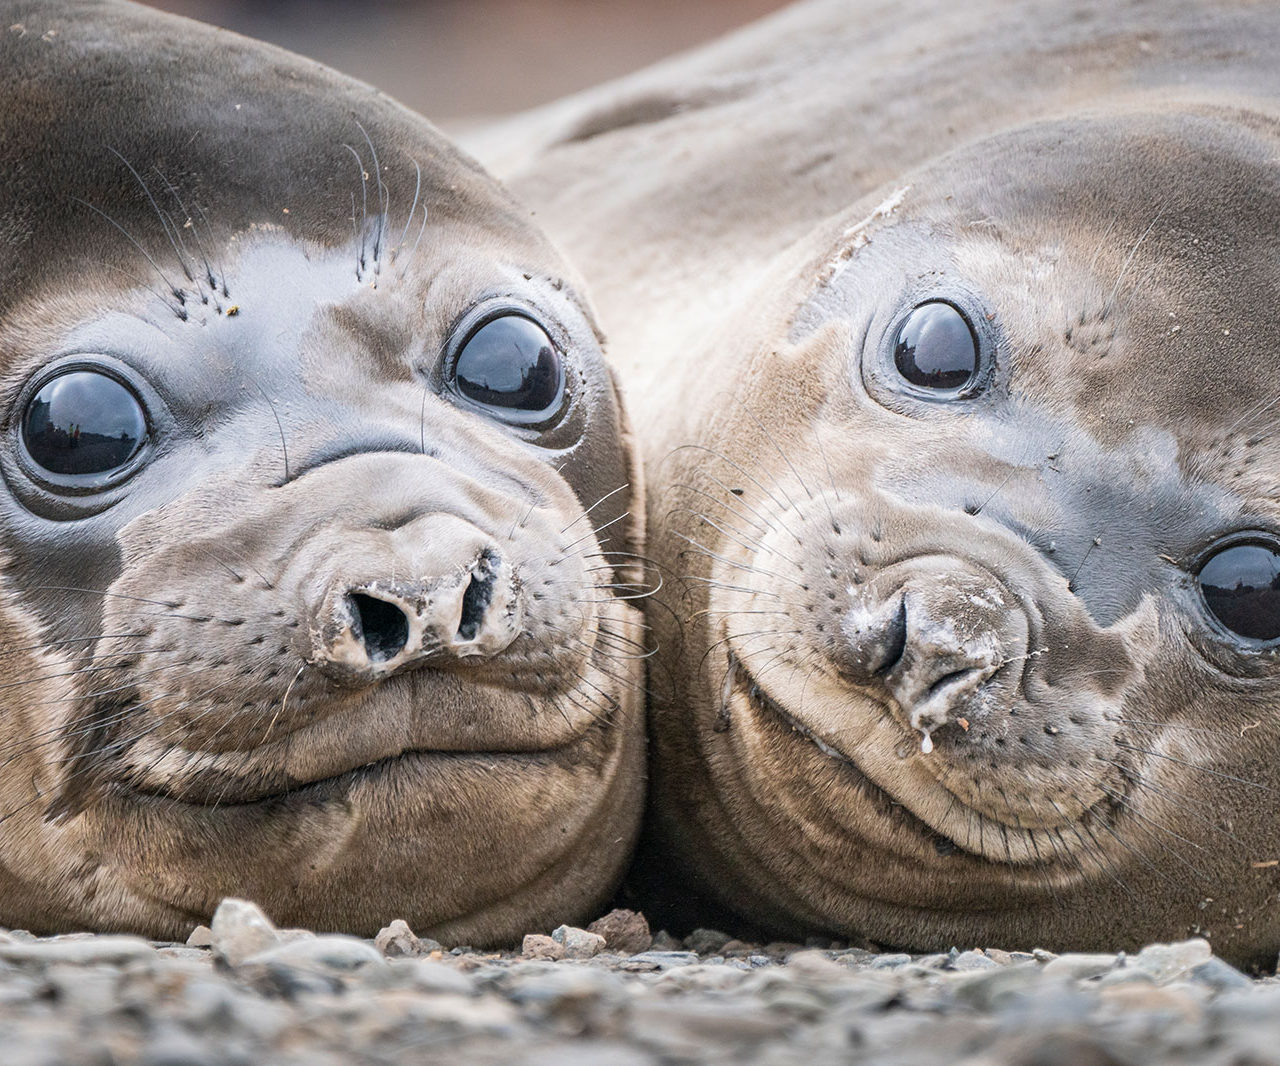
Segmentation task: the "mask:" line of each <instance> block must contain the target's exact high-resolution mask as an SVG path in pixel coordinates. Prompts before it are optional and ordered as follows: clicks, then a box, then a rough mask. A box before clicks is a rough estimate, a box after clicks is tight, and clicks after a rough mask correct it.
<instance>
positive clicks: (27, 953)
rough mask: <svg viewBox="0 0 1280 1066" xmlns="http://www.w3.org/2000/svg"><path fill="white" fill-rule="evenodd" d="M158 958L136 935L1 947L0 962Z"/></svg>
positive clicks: (44, 963)
mask: <svg viewBox="0 0 1280 1066" xmlns="http://www.w3.org/2000/svg"><path fill="white" fill-rule="evenodd" d="M155 958H156V951H155V948H153V947H152V946H151V945H150V944H148V943H147V942H146V941H145V940H143V939H141V938H140V937H136V936H110V935H108V936H99V937H91V938H84V939H81V938H78V937H77V938H75V939H72V938H70V937H52V938H50V939H48V940H30V941H15V942H13V943H10V944H0V960H3V961H5V962H14V963H19V964H35V965H39V966H52V965H55V964H57V963H74V964H78V965H82V966H92V965H95V964H103V965H108V966H120V965H123V964H125V963H128V962H137V961H143V962H150V961H153V960H154V959H155Z"/></svg>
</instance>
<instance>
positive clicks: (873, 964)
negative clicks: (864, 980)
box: [867, 952, 911, 970]
mask: <svg viewBox="0 0 1280 1066" xmlns="http://www.w3.org/2000/svg"><path fill="white" fill-rule="evenodd" d="M910 962H911V956H910V955H906V954H904V953H902V952H892V953H889V954H885V955H877V956H876V957H875V958H874V959H872V960H871V961H870V962H869V963H868V964H867V969H869V970H896V969H897V968H898V967H899V966H906V965H907V964H908V963H910Z"/></svg>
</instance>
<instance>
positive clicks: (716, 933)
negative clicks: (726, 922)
mask: <svg viewBox="0 0 1280 1066" xmlns="http://www.w3.org/2000/svg"><path fill="white" fill-rule="evenodd" d="M732 939H733V938H732V937H731V936H729V934H728V933H722V932H720V930H719V929H695V930H694V931H693V932H692V933H690V934H689V935H688V936H687V937H685V938H684V946H685V947H686V948H687V949H688V950H689V951H696V952H697V953H698V954H699V955H714V954H715V953H716V952H717V951H719V950H720V949H721V948H723V947H724V946H725V945H726V944H727V943H729V941H730V940H732Z"/></svg>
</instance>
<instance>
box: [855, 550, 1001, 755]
mask: <svg viewBox="0 0 1280 1066" xmlns="http://www.w3.org/2000/svg"><path fill="white" fill-rule="evenodd" d="M1011 599H1012V598H1011V597H1009V596H1007V595H1006V594H1005V593H1004V591H1003V590H1002V589H1001V588H1000V586H999V583H998V582H997V581H996V580H995V579H994V578H992V577H990V576H989V575H984V574H981V573H979V572H978V571H976V570H973V569H970V568H967V567H962V566H960V565H959V564H958V563H957V564H956V565H953V566H943V565H941V564H940V561H939V560H921V561H918V562H909V563H905V564H900V565H899V566H894V567H890V568H889V569H888V570H886V571H885V572H883V573H882V574H881V575H880V576H879V577H878V578H877V580H875V581H873V582H872V583H871V584H870V585H867V586H863V587H862V588H861V589H858V590H856V591H854V592H853V594H852V597H851V600H852V602H851V603H850V605H849V607H848V609H847V610H846V611H845V613H844V615H843V617H842V619H841V622H840V630H841V637H842V638H843V639H842V640H841V642H840V645H839V647H838V649H837V661H838V663H839V665H840V668H841V670H842V672H843V673H844V674H845V675H846V676H847V677H849V678H850V680H852V681H853V682H854V683H855V684H857V685H859V686H862V687H868V688H880V689H882V690H883V691H884V692H885V693H886V694H887V695H888V696H890V697H891V698H892V700H893V702H894V703H896V704H897V706H898V708H899V709H900V710H901V712H902V714H903V715H904V716H905V717H906V720H907V721H906V724H908V725H909V726H910V728H911V729H913V730H916V731H919V732H920V733H921V734H922V736H923V743H922V747H923V750H924V751H925V752H926V753H927V752H929V751H931V750H932V746H933V745H932V740H931V737H930V734H931V731H932V730H935V729H938V728H940V727H941V726H943V725H946V724H947V723H949V722H959V721H962V720H964V719H965V716H966V714H967V715H969V716H971V717H972V716H975V715H978V714H981V713H983V708H982V706H981V704H982V702H983V700H982V696H983V694H984V690H985V688H986V687H988V684H989V683H990V682H991V680H992V678H994V677H995V675H996V674H997V673H998V672H999V671H1000V668H1001V667H1002V666H1003V665H1004V664H1005V663H1007V662H1009V661H1011V660H1012V659H1015V658H1021V657H1022V654H1023V653H1024V652H1025V651H1026V627H1025V624H1020V622H1021V620H1020V614H1019V612H1018V610H1017V604H1016V602H1010V601H1011Z"/></svg>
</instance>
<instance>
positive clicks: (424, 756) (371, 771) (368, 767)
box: [114, 715, 615, 810]
mask: <svg viewBox="0 0 1280 1066" xmlns="http://www.w3.org/2000/svg"><path fill="white" fill-rule="evenodd" d="M612 728H615V722H614V721H613V717H612V716H604V715H602V716H601V717H600V719H599V721H597V722H593V723H592V725H591V726H590V727H589V728H588V729H587V730H586V731H585V732H584V733H583V734H581V735H579V736H576V737H574V738H572V739H571V740H569V741H568V742H566V743H564V744H560V745H557V746H555V747H550V748H533V749H529V750H527V751H520V750H504V751H498V750H494V751H446V750H440V749H432V748H406V749H405V750H404V751H400V752H396V753H394V754H391V755H386V756H384V757H382V758H380V759H375V760H372V761H371V762H367V763H363V764H361V765H359V766H353V767H350V768H349V769H346V770H342V771H339V772H338V773H335V774H329V775H327V776H325V777H319V778H316V779H314V780H310V781H288V782H281V781H280V780H279V779H278V778H277V779H275V780H268V779H260V780H258V781H253V780H251V779H249V778H247V777H237V776H234V775H232V774H229V773H227V772H226V771H222V770H206V771H204V772H197V773H196V774H194V775H191V776H189V777H187V778H186V779H184V780H182V781H181V782H179V783H178V786H177V787H172V786H170V785H167V784H164V783H161V784H148V783H145V782H142V781H130V780H128V779H127V778H126V779H120V778H117V779H116V781H115V782H114V785H115V788H116V789H117V790H118V791H119V792H121V793H123V794H126V795H131V796H135V797H138V798H141V799H146V800H157V801H164V802H166V803H176V804H181V805H183V806H186V807H198V808H204V809H207V810H216V809H218V808H227V809H234V808H246V807H259V806H260V807H272V806H278V805H282V804H284V805H287V804H290V803H313V802H322V801H333V800H338V799H341V798H342V797H343V796H345V795H346V794H347V793H348V792H350V791H351V789H353V788H354V787H355V786H357V785H360V784H365V783H374V782H377V781H379V780H382V779H384V778H388V777H391V776H393V775H394V774H395V773H397V772H398V771H404V770H409V769H412V768H414V767H423V766H432V765H434V766H442V765H444V764H445V763H460V762H471V763H479V762H483V763H490V764H493V763H497V762H512V761H522V762H528V763H530V764H533V763H536V762H538V761H540V760H542V759H545V758H554V757H555V756H557V755H558V754H562V753H564V752H566V751H570V750H572V749H573V748H575V747H579V746H581V745H583V744H584V743H587V744H589V743H592V742H594V741H595V740H596V739H597V738H598V737H599V736H600V735H601V734H603V733H605V732H607V731H608V730H610V729H612Z"/></svg>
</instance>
